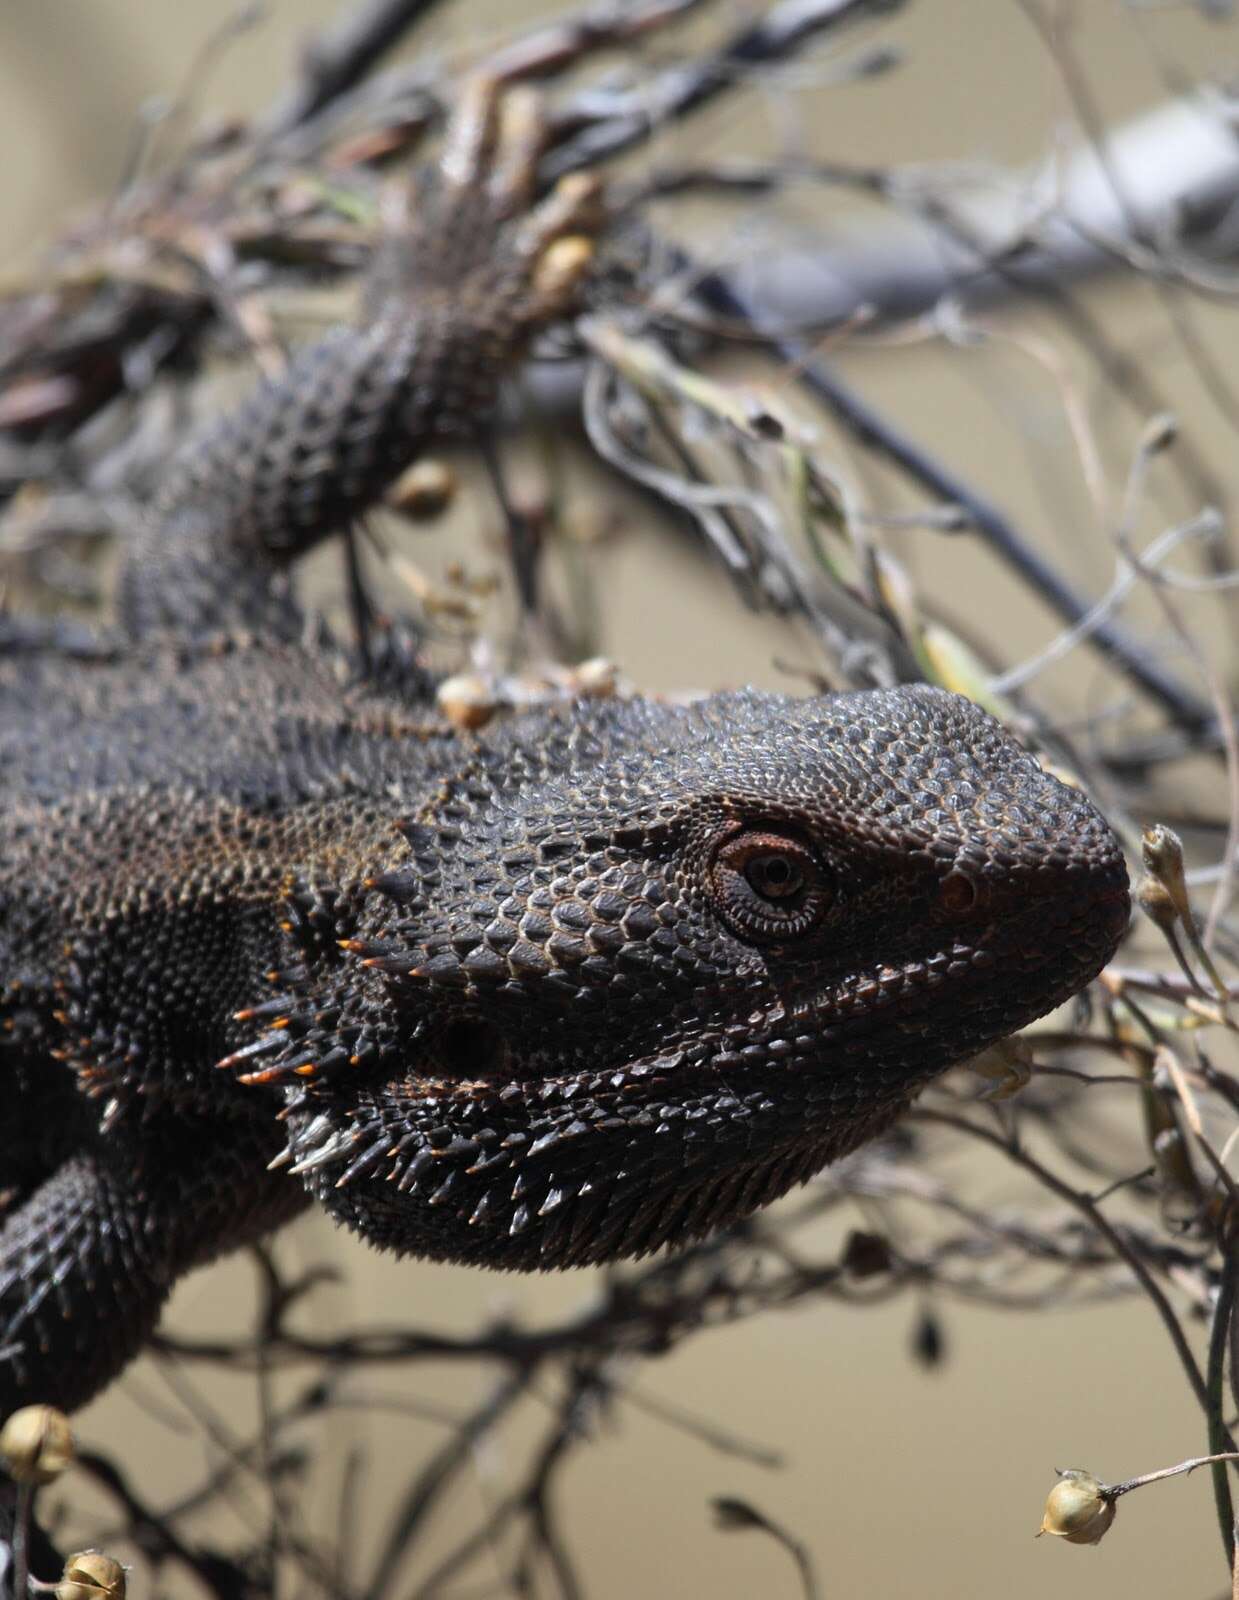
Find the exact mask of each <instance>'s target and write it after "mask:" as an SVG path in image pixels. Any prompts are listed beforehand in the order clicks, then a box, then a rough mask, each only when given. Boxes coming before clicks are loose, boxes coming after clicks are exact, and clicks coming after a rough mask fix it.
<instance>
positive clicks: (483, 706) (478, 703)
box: [435, 672, 500, 729]
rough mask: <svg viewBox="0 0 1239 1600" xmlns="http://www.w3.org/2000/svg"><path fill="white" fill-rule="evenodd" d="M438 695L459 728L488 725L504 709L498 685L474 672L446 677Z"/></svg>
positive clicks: (443, 709) (441, 706) (442, 705)
mask: <svg viewBox="0 0 1239 1600" xmlns="http://www.w3.org/2000/svg"><path fill="white" fill-rule="evenodd" d="M435 699H436V700H437V701H438V705H439V710H440V711H441V712H442V713H443V715H444V716H445V717H446V718H447V720H448V721H449V722H450V723H452V725H453V726H454V727H457V728H466V729H468V728H481V727H484V726H485V725H486V724H487V723H488V722H489V721H490V720H491V718H492V717H493V716H494V715H495V713H496V712H497V711H498V710H499V709H500V702H499V700H498V699H497V697H496V694H495V690H494V687H493V686H492V685H491V684H489V683H488V682H487V681H486V679H485V678H483V677H481V676H480V675H479V674H477V673H473V672H462V673H458V674H457V675H456V677H454V678H445V679H444V680H443V682H442V683H441V684H440V685H439V688H438V692H437V694H436V695H435Z"/></svg>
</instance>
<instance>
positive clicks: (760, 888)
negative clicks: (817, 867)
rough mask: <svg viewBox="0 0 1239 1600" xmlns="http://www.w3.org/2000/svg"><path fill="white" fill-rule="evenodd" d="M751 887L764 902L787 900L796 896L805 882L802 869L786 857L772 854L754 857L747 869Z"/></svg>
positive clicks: (746, 872)
mask: <svg viewBox="0 0 1239 1600" xmlns="http://www.w3.org/2000/svg"><path fill="white" fill-rule="evenodd" d="M745 876H746V877H747V878H748V881H749V886H750V887H751V888H752V889H753V891H754V892H755V893H756V894H759V895H761V897H762V899H763V900H785V899H787V898H788V896H790V895H793V894H795V893H796V892H797V891H798V890H799V889H800V887H801V885H802V884H803V882H804V874H803V872H802V871H801V870H800V868H799V867H798V866H797V865H796V864H795V863H794V862H793V861H789V860H788V858H787V857H786V856H785V855H778V854H775V853H774V852H771V853H770V854H769V855H760V856H754V857H753V859H752V860H751V861H750V862H749V863H748V865H747V867H746V868H745Z"/></svg>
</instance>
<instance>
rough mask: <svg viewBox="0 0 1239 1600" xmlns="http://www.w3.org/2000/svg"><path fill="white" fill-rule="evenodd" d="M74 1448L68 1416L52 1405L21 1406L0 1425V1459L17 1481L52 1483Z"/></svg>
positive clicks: (69, 1463)
mask: <svg viewBox="0 0 1239 1600" xmlns="http://www.w3.org/2000/svg"><path fill="white" fill-rule="evenodd" d="M75 1451H76V1446H75V1444H74V1441H73V1430H72V1429H71V1428H70V1426H69V1419H68V1417H66V1416H65V1414H64V1412H63V1411H57V1410H56V1408H55V1406H23V1407H22V1408H21V1410H20V1411H14V1413H13V1414H12V1416H11V1417H10V1418H9V1419H8V1421H7V1422H6V1423H5V1424H4V1427H3V1428H0V1460H2V1461H3V1462H4V1465H5V1466H6V1467H7V1468H8V1471H9V1476H10V1477H11V1478H13V1479H14V1480H15V1482H17V1483H29V1484H40V1483H51V1482H52V1480H53V1479H54V1478H58V1477H59V1476H60V1474H61V1473H62V1472H63V1471H64V1470H65V1468H66V1467H67V1466H70V1465H72V1462H73V1457H74V1454H75Z"/></svg>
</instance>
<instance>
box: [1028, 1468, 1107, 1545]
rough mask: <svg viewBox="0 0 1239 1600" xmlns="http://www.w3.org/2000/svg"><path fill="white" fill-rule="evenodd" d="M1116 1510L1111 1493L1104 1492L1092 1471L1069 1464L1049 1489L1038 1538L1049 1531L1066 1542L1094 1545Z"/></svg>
mask: <svg viewBox="0 0 1239 1600" xmlns="http://www.w3.org/2000/svg"><path fill="white" fill-rule="evenodd" d="M1116 1509H1117V1507H1116V1505H1115V1502H1114V1497H1113V1495H1107V1494H1106V1492H1105V1489H1104V1486H1103V1485H1102V1484H1101V1483H1099V1482H1098V1480H1097V1479H1096V1478H1095V1477H1094V1476H1093V1474H1092V1473H1091V1472H1080V1471H1077V1470H1076V1469H1075V1468H1074V1467H1068V1468H1067V1469H1066V1470H1065V1471H1063V1472H1060V1473H1059V1476H1058V1482H1057V1483H1056V1484H1055V1485H1054V1487H1053V1488H1052V1489H1051V1490H1050V1495H1049V1499H1047V1501H1046V1503H1045V1514H1044V1516H1043V1517H1042V1518H1041V1526H1040V1528H1038V1529H1037V1537H1038V1538H1040V1537H1041V1535H1042V1534H1043V1533H1052V1534H1053V1535H1054V1537H1055V1538H1056V1539H1066V1541H1067V1543H1068V1544H1096V1543H1097V1542H1098V1541H1099V1540H1100V1539H1103V1538H1104V1537H1105V1535H1106V1533H1107V1532H1108V1530H1109V1527H1110V1524H1111V1523H1112V1522H1113V1521H1114V1515H1115V1511H1116Z"/></svg>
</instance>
